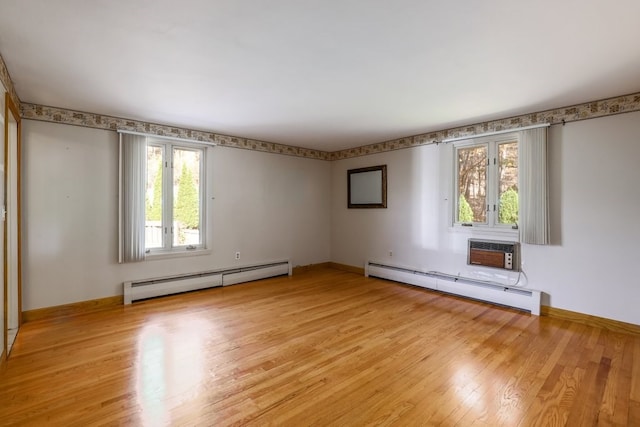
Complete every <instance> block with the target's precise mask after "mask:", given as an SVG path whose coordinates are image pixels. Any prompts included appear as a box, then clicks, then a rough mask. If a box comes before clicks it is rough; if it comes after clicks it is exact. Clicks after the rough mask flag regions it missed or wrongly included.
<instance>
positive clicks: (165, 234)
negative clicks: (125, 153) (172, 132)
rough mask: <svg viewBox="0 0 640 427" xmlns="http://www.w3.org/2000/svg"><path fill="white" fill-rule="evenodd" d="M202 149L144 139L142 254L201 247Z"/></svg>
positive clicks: (202, 240)
mask: <svg viewBox="0 0 640 427" xmlns="http://www.w3.org/2000/svg"><path fill="white" fill-rule="evenodd" d="M204 157H205V155H204V149H203V148H200V147H195V146H192V145H187V144H184V143H177V142H174V141H169V140H160V139H153V138H148V140H147V147H146V182H145V233H144V234H145V251H146V253H154V252H164V251H171V250H173V249H186V250H193V249H197V248H201V247H203V246H204V245H203V244H204V234H203V231H204V230H203V226H202V225H203V223H204V221H203V211H204V209H203V197H202V194H203V193H204V191H203V184H204V180H203V176H204V167H203V165H204Z"/></svg>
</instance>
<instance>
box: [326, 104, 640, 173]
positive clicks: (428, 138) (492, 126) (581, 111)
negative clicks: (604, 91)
mask: <svg viewBox="0 0 640 427" xmlns="http://www.w3.org/2000/svg"><path fill="white" fill-rule="evenodd" d="M633 111H640V93H634V94H630V95H623V96H617V97H614V98H607V99H603V100H600V101H593V102H587V103H584V104H578V105H573V106H570V107H562V108H555V109H553V110H546V111H541V112H537V113H530V114H523V115H520V116H514V117H509V118H506V119H500V120H492V121H488V122H483V123H477V124H473V125H468V126H460V127H456V128H451V129H445V130H441V131H436V132H429V133H425V134H420V135H415V136H409V137H405V138H399V139H394V140H391V141H385V142H380V143H377V144H370V145H365V146H362V147H356V148H350V149H347V150H341V151H334V152H332V153H329V160H331V161H334V160H342V159H348V158H351V157H359V156H366V155H368V154H376V153H383V152H385V151H393V150H400V149H403V148H410V147H417V146H419V145H428V144H434V143H437V142H440V141H442V140H444V139H448V138H458V137H464V136H473V135H477V134H482V133H488V132H495V131H501V130H511V129H513V130H518V128H521V127H525V126H531V125H536V124H544V123H550V124H561V123H568V122H574V121H578V120H586V119H593V118H597V117H604V116H611V115H614V114H621V113H630V112H633Z"/></svg>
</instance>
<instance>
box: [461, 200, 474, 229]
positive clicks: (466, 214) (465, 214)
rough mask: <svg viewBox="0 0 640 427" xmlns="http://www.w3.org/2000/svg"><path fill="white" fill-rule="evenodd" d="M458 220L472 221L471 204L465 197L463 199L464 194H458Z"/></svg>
mask: <svg viewBox="0 0 640 427" xmlns="http://www.w3.org/2000/svg"><path fill="white" fill-rule="evenodd" d="M458 221H460V222H465V223H468V222H473V210H471V206H470V205H469V202H467V199H465V197H464V194H461V195H460V199H459V200H458Z"/></svg>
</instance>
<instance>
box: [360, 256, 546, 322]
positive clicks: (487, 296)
mask: <svg viewBox="0 0 640 427" xmlns="http://www.w3.org/2000/svg"><path fill="white" fill-rule="evenodd" d="M365 276H367V277H369V276H371V277H379V278H381V279H388V280H393V281H395V282H401V283H407V284H410V285H415V286H420V287H423V288H428V289H433V290H436V291H441V292H446V293H449V294H455V295H460V296H464V297H467V298H472V299H476V300H481V301H485V302H491V303H494V304H499V305H505V306H508V307H514V308H518V309H521V310H527V311H529V312H531V314H534V315H536V316H539V315H540V291H537V290H533V289H527V288H522V287H518V286H507V285H501V284H499V283H494V282H487V281H483V280H477V279H472V278H466V277H460V276H453V275H449V274H445V273H440V272H435V271H429V272H423V271H418V270H415V269H411V268H406V267H398V266H392V265H387V264H381V263H377V262H373V261H369V262H367V264H365Z"/></svg>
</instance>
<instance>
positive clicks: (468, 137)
mask: <svg viewBox="0 0 640 427" xmlns="http://www.w3.org/2000/svg"><path fill="white" fill-rule="evenodd" d="M549 126H551V123H544V124H541V125H531V126H524V127H521V128H516V129H504V130H497V131H494V132H487V133H479V134H476V135H468V136H457V137H455V138H447V139H443V140H442V141H440V142H454V141H462V140H464V139H474V138H482V137H483V136H491V135H500V134H502V133H513V132H520V131H521V130H527V129H537V128H546V127H549Z"/></svg>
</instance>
